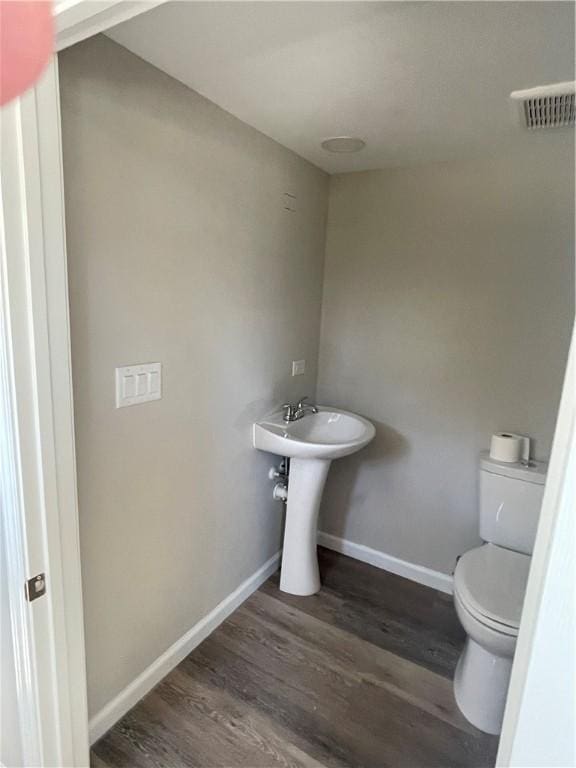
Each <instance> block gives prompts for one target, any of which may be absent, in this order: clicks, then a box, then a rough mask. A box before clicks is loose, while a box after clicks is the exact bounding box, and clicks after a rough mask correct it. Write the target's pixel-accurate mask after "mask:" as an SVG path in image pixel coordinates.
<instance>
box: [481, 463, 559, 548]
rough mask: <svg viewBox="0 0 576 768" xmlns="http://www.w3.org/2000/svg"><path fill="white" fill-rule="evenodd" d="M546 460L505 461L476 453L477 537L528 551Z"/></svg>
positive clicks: (543, 481) (533, 529) (537, 510)
mask: <svg viewBox="0 0 576 768" xmlns="http://www.w3.org/2000/svg"><path fill="white" fill-rule="evenodd" d="M546 469H547V464H546V463H545V462H543V461H534V462H532V461H531V462H530V466H529V467H526V466H523V465H522V464H521V463H517V464H507V463H505V462H502V461H495V460H494V459H491V458H490V455H489V453H488V451H483V452H482V453H481V454H480V498H479V500H480V537H481V538H482V539H484V541H489V542H490V543H492V544H497V545H498V546H501V547H506V548H507V549H513V550H514V551H516V552H524V553H525V554H527V555H531V554H532V549H533V547H534V539H535V537H536V528H537V526H538V518H539V517H540V507H541V506H542V497H543V495H544V483H545V481H546Z"/></svg>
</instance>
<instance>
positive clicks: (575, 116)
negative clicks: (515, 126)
mask: <svg viewBox="0 0 576 768" xmlns="http://www.w3.org/2000/svg"><path fill="white" fill-rule="evenodd" d="M510 98H511V99H512V100H513V101H514V102H515V103H516V104H517V105H518V109H519V114H520V119H521V121H522V124H523V125H525V126H526V128H530V129H531V130H534V129H536V128H564V127H566V126H569V125H574V124H575V123H576V82H569V83H554V84H553V85H540V86H538V87H537V88H528V89H527V90H525V91H512V93H511V94H510Z"/></svg>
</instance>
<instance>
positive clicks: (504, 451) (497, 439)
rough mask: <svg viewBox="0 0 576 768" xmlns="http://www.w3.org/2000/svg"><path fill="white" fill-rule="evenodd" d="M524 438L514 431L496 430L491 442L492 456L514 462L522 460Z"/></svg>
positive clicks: (499, 459)
mask: <svg viewBox="0 0 576 768" xmlns="http://www.w3.org/2000/svg"><path fill="white" fill-rule="evenodd" d="M523 447H524V439H523V438H522V436H521V435H515V434H513V433H512V432H496V434H494V435H492V440H491V442H490V458H491V459H495V460H496V461H505V462H507V463H508V464H513V463H515V462H517V461H520V459H521V457H522V450H523Z"/></svg>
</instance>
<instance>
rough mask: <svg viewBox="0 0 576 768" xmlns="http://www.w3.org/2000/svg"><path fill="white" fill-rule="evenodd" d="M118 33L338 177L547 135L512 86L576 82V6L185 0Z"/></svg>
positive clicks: (116, 36)
mask: <svg viewBox="0 0 576 768" xmlns="http://www.w3.org/2000/svg"><path fill="white" fill-rule="evenodd" d="M108 34H109V36H110V37H111V38H112V39H113V40H116V41H117V42H118V43H120V44H121V45H123V46H125V47H126V48H128V49H129V50H130V51H133V52H134V53H136V54H137V55H138V56H140V57H142V58H143V59H146V60H147V61H149V62H151V63H152V64H154V65H155V66H156V67H158V68H159V69H162V70H164V71H165V72H167V73H168V74H169V75H172V76H173V77H175V78H177V79H178V80H181V81H182V82H183V83H185V84H186V85H188V86H189V87H190V88H193V89H194V90H195V91H198V92H199V93H201V94H203V95H204V96H206V97H207V98H208V99H210V100H211V101H213V102H215V103H216V104H218V105H219V106H221V107H223V108H224V109H226V110H227V111H229V112H231V113H232V114H233V115H236V117H238V118H240V119H241V120H243V121H244V122H246V123H248V124H249V125H252V126H254V127H255V128H257V129H258V130H260V131H262V132H263V133H265V134H267V135H268V136H270V137H272V138H273V139H276V140H277V141H278V142H280V143H281V144H283V145H285V146H286V147H289V148H290V149H292V150H294V151H295V152H297V153H298V154H299V155H301V156H302V157H305V158H307V159H308V160H310V161H311V162H313V163H315V164H316V165H318V166H320V167H321V168H324V169H325V170H327V171H329V172H331V173H333V172H341V171H356V170H366V169H373V168H384V167H390V166H401V165H414V164H416V163H421V162H433V161H439V160H447V159H451V158H455V157H462V156H470V155H473V154H478V153H481V152H486V151H491V150H492V149H493V148H494V146H495V145H496V144H499V145H507V144H510V143H511V142H513V141H515V142H518V141H540V140H542V139H541V137H534V135H533V134H529V133H528V132H526V131H524V130H521V129H520V128H519V127H518V124H517V123H516V122H515V121H514V120H513V116H512V112H511V107H510V103H509V100H508V94H509V93H510V91H512V90H515V89H519V88H527V87H531V86H534V85H542V84H546V83H549V82H557V81H562V80H573V79H574V5H573V4H572V3H571V2H419V3H418V2H361V1H360V2H175V3H168V4H166V5H162V6H160V7H158V8H156V9H155V10H152V11H150V12H148V13H145V14H142V15H141V16H138V17H137V18H135V19H132V20H130V21H128V22H126V23H124V24H121V25H120V26H118V27H116V28H115V29H113V30H111V31H110V32H109V33H108ZM338 135H350V136H360V137H362V138H363V139H364V140H365V141H366V144H367V146H366V148H365V149H364V150H362V151H361V152H360V153H358V154H355V155H345V156H343V155H330V154H328V153H326V152H325V151H324V150H323V149H321V148H320V142H321V141H322V139H324V138H326V137H328V136H338Z"/></svg>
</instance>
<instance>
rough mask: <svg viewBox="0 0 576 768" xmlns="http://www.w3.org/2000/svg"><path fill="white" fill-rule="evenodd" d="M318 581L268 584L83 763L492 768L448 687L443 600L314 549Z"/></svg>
mask: <svg viewBox="0 0 576 768" xmlns="http://www.w3.org/2000/svg"><path fill="white" fill-rule="evenodd" d="M319 553H320V564H321V572H322V581H323V586H322V590H321V591H320V593H319V594H318V595H314V596H313V597H293V596H291V595H285V594H283V593H282V592H280V591H279V590H278V578H277V576H276V577H273V578H271V579H270V580H269V581H268V582H266V584H264V585H263V586H262V587H261V589H260V590H259V591H258V592H256V593H255V594H254V595H253V596H252V597H251V598H250V599H249V600H247V601H246V602H245V603H244V604H243V605H242V606H241V608H239V609H238V610H237V611H236V612H235V613H234V614H233V615H232V616H231V617H230V618H229V619H227V620H226V621H225V622H224V623H223V624H222V625H221V626H220V627H219V628H218V629H217V630H216V631H215V632H214V633H213V634H212V635H211V636H210V637H209V638H208V639H207V640H205V641H204V642H203V643H202V644H201V645H200V646H199V647H198V648H197V649H196V650H195V651H193V652H192V653H191V654H190V655H189V656H188V657H187V658H186V659H185V660H184V661H183V662H182V663H181V664H180V665H179V666H178V667H177V668H176V669H175V670H173V672H171V673H170V674H169V675H168V676H167V677H166V678H165V679H164V680H163V681H162V682H161V683H160V684H159V685H158V686H156V688H154V690H153V691H151V693H149V694H148V695H147V696H146V697H145V698H144V699H143V700H142V701H141V702H140V703H139V704H138V705H137V706H136V707H134V709H132V710H131V711H130V712H129V713H128V714H127V715H126V716H125V717H124V718H123V719H122V720H121V721H120V722H119V723H117V724H116V725H115V726H114V728H112V730H110V731H109V732H108V733H107V734H106V735H105V736H104V737H103V738H102V739H100V741H98V743H97V744H96V745H95V746H94V747H93V750H92V761H93V762H92V764H93V766H95V768H120V766H134V767H138V768H139V767H140V766H141V767H142V768H183V767H184V766H199V767H201V768H208V767H213V768H229V767H230V768H232V767H236V766H238V767H243V768H259V767H262V768H272V767H273V766H282V767H284V768H292V767H293V768H299V767H300V766H307V767H309V768H321V766H335V767H336V766H339V767H341V766H355V767H358V768H359V767H360V766H365V767H366V768H369V767H370V768H418V766H422V767H424V768H432V767H433V766H438V768H452V767H453V766H454V767H455V766H477V767H478V768H484V767H487V766H492V765H494V760H495V755H496V747H497V739H495V738H494V737H490V736H486V735H485V734H482V733H480V732H479V731H477V730H476V729H475V728H473V727H472V726H471V725H469V723H468V722H467V721H466V720H465V719H464V718H463V717H462V715H461V714H460V712H459V711H458V709H457V707H456V704H455V702H454V698H453V694H452V682H451V678H452V675H453V672H454V667H455V665H456V661H457V659H458V654H459V652H460V649H461V647H462V644H463V641H464V634H463V632H462V629H461V628H460V626H459V623H458V620H457V618H456V615H455V613H454V609H453V606H452V600H451V598H450V597H449V596H447V595H443V594H441V593H440V592H436V591H434V590H431V589H428V588H426V587H422V586H420V585H418V584H414V583H413V582H410V581H407V580H406V579H402V578H400V577H398V576H393V575H391V574H388V573H385V572H384V571H380V570H378V569H376V568H373V567H371V566H369V565H365V564H364V563H359V562H357V561H355V560H351V559H350V558H347V557H344V556H342V555H338V554H335V553H333V552H329V551H328V550H323V549H320V550H319Z"/></svg>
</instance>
